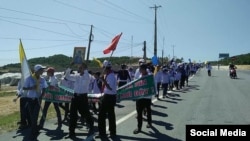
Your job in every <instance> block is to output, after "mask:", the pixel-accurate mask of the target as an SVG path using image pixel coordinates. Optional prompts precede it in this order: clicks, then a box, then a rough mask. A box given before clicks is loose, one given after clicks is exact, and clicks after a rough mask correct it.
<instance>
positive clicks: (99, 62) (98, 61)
mask: <svg viewBox="0 0 250 141" xmlns="http://www.w3.org/2000/svg"><path fill="white" fill-rule="evenodd" d="M93 60H94V61H96V62H97V63H98V65H99V67H100V68H102V62H101V61H100V60H98V59H96V58H93Z"/></svg>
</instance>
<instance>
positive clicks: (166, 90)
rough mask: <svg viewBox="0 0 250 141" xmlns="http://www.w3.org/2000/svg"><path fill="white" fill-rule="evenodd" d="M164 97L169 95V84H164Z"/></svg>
mask: <svg viewBox="0 0 250 141" xmlns="http://www.w3.org/2000/svg"><path fill="white" fill-rule="evenodd" d="M162 88H163V96H166V95H167V93H168V83H162Z"/></svg>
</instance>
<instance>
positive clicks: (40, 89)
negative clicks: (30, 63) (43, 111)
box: [23, 64, 48, 140]
mask: <svg viewBox="0 0 250 141" xmlns="http://www.w3.org/2000/svg"><path fill="white" fill-rule="evenodd" d="M44 69H45V67H44V66H42V65H40V64H37V65H35V66H34V73H33V74H32V75H30V76H29V77H27V78H26V79H25V83H24V86H23V90H27V97H28V98H29V99H28V108H29V114H30V118H31V131H30V137H29V139H31V140H35V139H36V138H37V136H38V133H39V128H38V126H37V120H38V116H39V110H40V108H41V99H42V96H43V95H44V94H45V89H46V88H47V87H48V84H47V82H46V80H45V78H43V77H42V76H41V75H42V74H43V72H44Z"/></svg>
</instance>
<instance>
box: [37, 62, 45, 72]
mask: <svg viewBox="0 0 250 141" xmlns="http://www.w3.org/2000/svg"><path fill="white" fill-rule="evenodd" d="M45 68H46V67H44V66H42V65H40V64H37V65H35V66H34V71H35V72H37V71H39V70H40V69H45Z"/></svg>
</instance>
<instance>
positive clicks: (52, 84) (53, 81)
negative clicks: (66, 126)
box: [39, 67, 62, 129]
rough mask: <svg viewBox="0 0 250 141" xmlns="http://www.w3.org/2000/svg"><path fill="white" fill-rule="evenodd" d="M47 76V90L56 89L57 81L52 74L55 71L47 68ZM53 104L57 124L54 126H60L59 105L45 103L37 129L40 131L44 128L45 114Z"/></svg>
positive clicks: (49, 102) (56, 103)
mask: <svg viewBox="0 0 250 141" xmlns="http://www.w3.org/2000/svg"><path fill="white" fill-rule="evenodd" d="M46 71H47V76H48V77H49V81H48V82H49V88H53V87H57V86H58V80H57V79H56V77H55V75H54V73H55V69H54V68H53V67H49V68H48V69H47V70H46ZM51 103H53V105H54V108H55V111H56V116H57V122H56V123H55V125H58V127H61V126H62V117H61V111H60V109H59V103H58V102H51V101H45V104H44V107H43V115H42V116H41V119H40V124H39V128H40V129H42V128H43V126H44V122H45V120H46V116H47V112H48V109H49V106H50V104H51Z"/></svg>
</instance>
